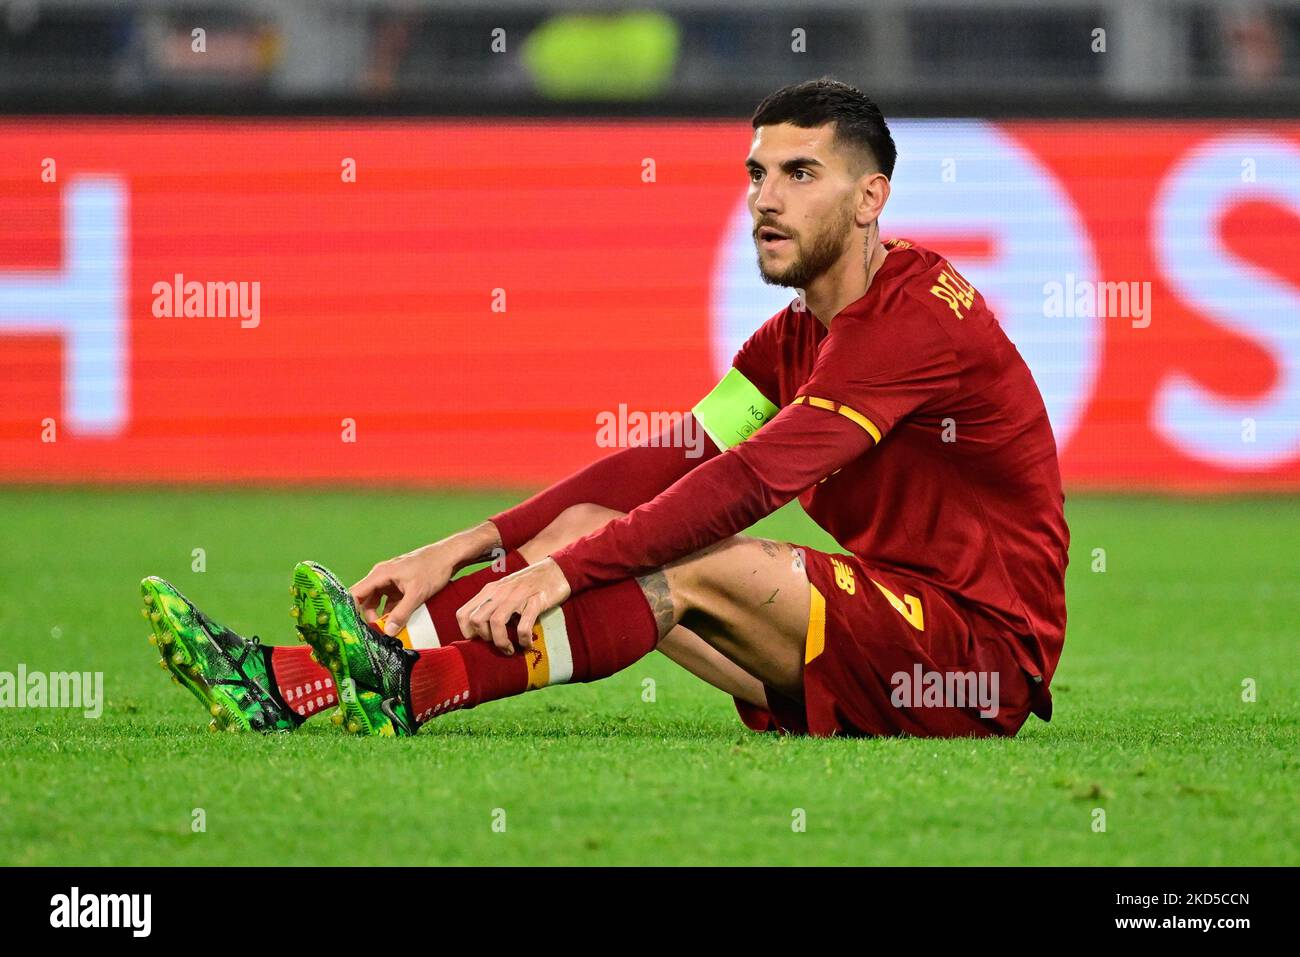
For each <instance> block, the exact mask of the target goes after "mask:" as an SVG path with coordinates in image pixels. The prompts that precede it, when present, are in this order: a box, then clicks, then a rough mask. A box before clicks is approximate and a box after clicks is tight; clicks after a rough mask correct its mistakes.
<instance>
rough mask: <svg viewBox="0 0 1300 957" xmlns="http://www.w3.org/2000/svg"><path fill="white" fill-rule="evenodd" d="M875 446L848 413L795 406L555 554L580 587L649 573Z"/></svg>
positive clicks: (781, 502)
mask: <svg viewBox="0 0 1300 957" xmlns="http://www.w3.org/2000/svg"><path fill="white" fill-rule="evenodd" d="M870 447H871V439H870V438H869V437H868V436H867V434H866V433H865V432H863V431H862V429H860V428H859V427H858V426H857V425H856V424H854V423H852V422H850V421H849V420H848V419H846V418H842V417H840V416H828V415H825V414H824V413H821V412H817V411H814V410H813V409H810V408H807V407H804V406H802V405H798V406H796V405H791V406H787V407H786V408H784V409H782V410H781V411H780V412H779V413H778V414H777V415H776V416H775V417H774V418H773V419H772V421H771V422H769V423H767V424H766V425H765V426H763V428H762V430H761V431H759V432H757V433H755V434H754V435H753V436H752V437H750V438H748V439H746V440H745V442H744V443H743V444H740V445H737V446H736V447H735V448H732V449H730V450H728V451H726V452H723V453H722V454H721V455H718V456H716V457H715V458H713V459H712V460H710V461H709V462H706V463H704V464H703V465H701V466H700V467H699V468H697V469H694V470H693V471H692V472H690V473H689V474H687V475H685V476H683V477H682V478H681V479H679V480H678V481H677V482H675V483H674V484H673V485H671V486H670V487H669V488H667V489H666V490H664V491H663V492H661V493H660V494H659V495H658V496H656V497H655V498H654V499H652V500H651V501H649V502H646V503H645V504H644V505H641V506H639V507H637V508H635V509H633V510H632V511H631V512H629V513H628V514H627V515H624V516H623V517H622V518H618V519H614V520H613V521H611V522H608V523H607V524H606V525H605V526H604V527H603V528H601V529H599V530H598V531H595V532H592V533H591V534H590V535H588V536H586V537H585V538H580V539H578V540H577V541H576V542H573V543H572V544H570V545H568V546H567V547H565V548H562V549H559V550H558V551H556V552H554V553H552V555H551V558H552V559H553V560H554V561H555V563H556V564H557V565H558V566H559V567H560V570H561V571H562V572H563V573H564V577H565V580H566V581H568V583H569V588H570V589H571V591H572V593H573V594H577V593H578V592H580V591H583V590H585V589H588V588H592V587H594V586H596V585H602V584H608V583H611V582H617V581H621V580H622V579H624V578H630V577H633V576H636V575H641V574H645V573H646V572H649V571H652V570H654V569H656V568H662V567H663V566H664V565H667V564H668V563H669V562H673V561H676V560H677V559H679V558H685V557H686V556H687V555H690V554H693V553H694V552H697V551H699V550H700V549H702V548H704V547H706V546H708V545H712V544H713V543H714V542H718V541H721V540H722V539H724V538H727V537H728V536H730V535H734V534H736V533H737V532H742V531H744V530H745V529H746V528H748V527H749V526H750V525H752V524H754V522H756V521H758V520H759V519H760V518H762V517H763V516H765V515H768V514H770V513H771V512H774V511H776V509H778V508H780V507H781V506H782V505H784V504H786V503H787V502H789V501H791V500H792V499H794V498H795V496H797V495H798V494H799V493H800V492H802V491H803V490H804V489H806V488H809V487H811V486H813V485H815V484H816V483H817V482H820V481H821V480H822V479H824V478H825V477H826V476H828V475H830V474H831V473H832V472H834V471H835V470H836V469H838V468H841V467H843V466H844V465H846V464H847V463H849V462H851V461H852V460H853V459H855V458H857V457H858V456H860V455H862V454H863V453H864V452H866V451H867V450H868V449H869V448H870Z"/></svg>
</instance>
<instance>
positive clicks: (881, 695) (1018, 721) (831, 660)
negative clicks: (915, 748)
mask: <svg viewBox="0 0 1300 957" xmlns="http://www.w3.org/2000/svg"><path fill="white" fill-rule="evenodd" d="M792 547H793V548H796V549H798V551H799V552H801V553H802V554H803V555H804V562H805V566H806V569H807V573H808V587H809V597H810V607H809V613H808V631H807V636H806V646H805V650H804V671H803V692H804V700H803V702H802V703H800V702H798V701H794V700H792V699H790V698H788V697H785V696H783V695H782V694H780V693H779V692H777V691H776V690H775V689H772V688H768V689H767V702H768V707H767V708H766V709H764V708H758V707H755V706H754V705H751V704H749V703H747V702H744V701H740V700H739V699H737V700H736V710H737V711H738V712H739V713H740V717H741V720H742V721H743V722H744V723H745V725H746V726H748V727H749V728H752V729H753V730H755V731H780V732H784V733H788V734H808V735H814V736H821V737H824V736H830V735H844V736H893V735H913V736H917V737H942V738H950V737H965V736H977V737H989V736H994V735H998V736H1007V737H1009V736H1012V735H1014V734H1015V733H1016V732H1017V731H1019V730H1020V726H1021V725H1022V724H1024V723H1025V720H1026V719H1027V718H1028V716H1029V714H1030V712H1031V711H1032V712H1033V713H1035V714H1037V715H1038V716H1039V717H1041V718H1043V720H1050V719H1051V695H1050V693H1049V692H1048V690H1047V687H1046V685H1045V684H1044V683H1043V682H1042V680H1041V678H1038V677H1036V676H1031V675H1030V674H1028V673H1027V672H1026V671H1025V670H1024V669H1023V668H1022V667H1021V666H1020V665H1019V664H1018V663H1017V661H1016V658H1015V655H1014V652H1013V649H1012V645H1011V643H1012V642H1014V641H1015V640H1016V639H1015V638H1014V636H1011V635H1004V634H999V633H998V632H997V630H996V629H995V628H994V627H993V626H992V625H990V624H989V623H986V622H984V621H983V620H982V619H980V618H978V617H977V616H975V615H972V614H970V613H969V612H967V611H965V610H964V609H962V607H961V606H960V605H959V604H957V603H956V602H955V601H954V600H953V598H952V596H951V595H950V594H949V593H948V592H945V591H944V590H943V589H940V588H937V587H935V586H934V585H931V584H929V583H926V582H923V581H920V580H918V579H915V578H911V577H909V576H906V575H901V574H899V573H897V572H894V571H890V570H887V569H886V568H884V567H881V566H875V565H872V564H869V563H867V562H864V561H863V560H862V559H860V558H857V557H856V556H853V555H831V554H827V553H826V552H819V551H817V550H816V549H812V548H808V547H807V546H804V545H792Z"/></svg>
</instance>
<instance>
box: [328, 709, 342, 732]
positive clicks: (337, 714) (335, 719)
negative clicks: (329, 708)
mask: <svg viewBox="0 0 1300 957" xmlns="http://www.w3.org/2000/svg"><path fill="white" fill-rule="evenodd" d="M342 723H343V712H342V711H340V710H339V709H338V708H335V709H334V713H333V714H332V715H330V724H332V725H334V726H335V727H336V728H337V727H338V726H339V725H341V724H342Z"/></svg>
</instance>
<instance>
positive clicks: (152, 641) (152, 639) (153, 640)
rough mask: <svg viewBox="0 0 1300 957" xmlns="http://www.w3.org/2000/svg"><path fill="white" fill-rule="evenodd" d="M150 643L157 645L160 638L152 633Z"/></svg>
mask: <svg viewBox="0 0 1300 957" xmlns="http://www.w3.org/2000/svg"><path fill="white" fill-rule="evenodd" d="M149 644H151V645H156V644H158V639H157V638H155V637H154V636H153V635H150V636H149Z"/></svg>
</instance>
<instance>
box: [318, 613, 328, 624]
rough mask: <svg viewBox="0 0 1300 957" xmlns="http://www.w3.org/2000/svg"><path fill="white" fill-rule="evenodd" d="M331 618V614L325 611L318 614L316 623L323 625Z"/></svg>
mask: <svg viewBox="0 0 1300 957" xmlns="http://www.w3.org/2000/svg"><path fill="white" fill-rule="evenodd" d="M329 620H330V616H329V615H327V614H325V613H324V612H321V613H320V614H319V615H317V616H316V624H318V625H323V624H325V623H326V622H327V621H329Z"/></svg>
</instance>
